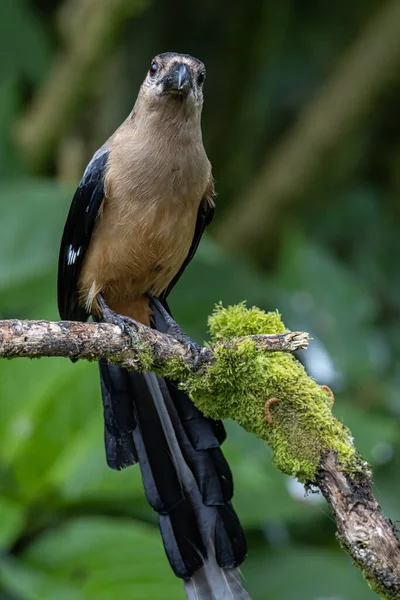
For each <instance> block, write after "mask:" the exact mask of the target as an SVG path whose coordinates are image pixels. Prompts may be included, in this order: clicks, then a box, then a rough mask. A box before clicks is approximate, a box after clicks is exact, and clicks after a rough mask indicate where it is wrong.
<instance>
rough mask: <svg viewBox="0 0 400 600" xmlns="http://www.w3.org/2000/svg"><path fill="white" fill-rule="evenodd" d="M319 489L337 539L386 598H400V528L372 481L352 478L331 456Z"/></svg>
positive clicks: (364, 477)
mask: <svg viewBox="0 0 400 600" xmlns="http://www.w3.org/2000/svg"><path fill="white" fill-rule="evenodd" d="M318 479H319V487H320V489H321V492H322V493H323V495H324V496H325V498H326V499H327V501H328V503H329V505H330V507H331V509H332V512H333V515H334V517H335V519H336V524H337V527H338V533H337V537H338V539H339V541H340V543H341V545H342V546H343V548H345V549H346V550H347V552H348V553H349V554H350V556H351V557H352V558H353V560H354V562H355V563H356V564H357V565H358V566H359V567H360V568H361V570H362V572H363V575H364V577H365V578H366V579H367V581H368V582H369V583H370V585H371V587H372V588H373V589H374V591H375V592H376V593H377V594H379V595H380V596H382V597H383V598H390V599H392V600H395V599H396V600H398V599H399V598H400V542H399V539H398V537H397V531H396V527H395V525H394V524H393V523H391V521H390V520H389V519H387V518H386V517H385V516H384V515H383V513H382V509H381V507H380V506H379V504H378V502H377V501H376V499H375V498H374V496H373V494H372V489H371V479H370V477H368V476H366V475H360V476H359V477H358V478H353V479H352V478H350V477H348V476H347V475H346V473H345V472H343V469H341V468H340V465H338V462H337V458H336V456H335V455H334V454H331V453H329V454H328V455H327V456H326V457H325V458H324V460H323V462H322V464H321V469H320V472H319V475H318Z"/></svg>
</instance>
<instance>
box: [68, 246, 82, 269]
mask: <svg viewBox="0 0 400 600" xmlns="http://www.w3.org/2000/svg"><path fill="white" fill-rule="evenodd" d="M81 250H82V246H79V248H77V249H76V250H74V248H73V247H72V244H70V245H69V248H68V256H67V265H73V264H75V261H76V259H77V258H78V256H79V255H80V253H81Z"/></svg>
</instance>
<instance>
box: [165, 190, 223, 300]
mask: <svg viewBox="0 0 400 600" xmlns="http://www.w3.org/2000/svg"><path fill="white" fill-rule="evenodd" d="M214 212H215V209H214V207H213V206H210V203H209V201H208V200H206V199H203V201H202V202H201V204H200V207H199V212H198V213H197V221H196V227H195V230H194V236H193V241H192V245H191V246H190V250H189V254H188V255H187V257H186V259H185V261H184V263H183V265H182V266H181V268H180V269H179V271H178V273H177V274H176V275H175V277H174V278H173V280H172V281H171V283H170V284H169V286H168V287H167V289H166V290H165V291H164V292H163V293H162V294H161V297H160V300H161V302H162V303H163V304H164V306H165V307H166V308H167V310H168V306H167V303H166V299H167V296H168V294H169V293H170V291H171V290H172V288H173V287H174V286H175V285H176V283H177V282H178V280H179V279H180V277H181V275H182V273H183V271H184V270H185V269H186V267H187V266H188V264H189V263H190V261H191V260H192V258H193V256H194V255H195V254H196V251H197V248H198V246H199V244H200V240H201V238H202V236H203V233H204V230H205V228H206V227H207V225H209V224H210V223H211V221H212V220H213V217H214Z"/></svg>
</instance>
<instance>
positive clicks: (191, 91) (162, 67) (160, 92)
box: [141, 52, 206, 110]
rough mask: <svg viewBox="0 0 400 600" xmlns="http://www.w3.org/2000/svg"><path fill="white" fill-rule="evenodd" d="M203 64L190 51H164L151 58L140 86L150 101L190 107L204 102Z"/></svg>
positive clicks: (199, 106) (195, 106) (197, 106)
mask: <svg viewBox="0 0 400 600" xmlns="http://www.w3.org/2000/svg"><path fill="white" fill-rule="evenodd" d="M205 77H206V70H205V67H204V64H203V63H202V62H201V61H200V60H198V59H197V58H194V57H193V56H190V55H189V54H177V53H176V52H164V53H163V54H158V55H157V56H155V57H154V58H153V60H152V61H151V64H150V68H149V70H148V73H147V75H146V78H145V80H144V82H143V85H142V88H141V95H142V97H145V98H146V99H147V100H150V101H151V103H152V104H153V103H155V104H158V105H159V104H160V103H161V104H165V103H169V104H171V103H176V104H177V105H185V108H186V109H188V110H190V108H192V109H193V110H196V109H200V110H201V107H202V105H203V83H204V80H205Z"/></svg>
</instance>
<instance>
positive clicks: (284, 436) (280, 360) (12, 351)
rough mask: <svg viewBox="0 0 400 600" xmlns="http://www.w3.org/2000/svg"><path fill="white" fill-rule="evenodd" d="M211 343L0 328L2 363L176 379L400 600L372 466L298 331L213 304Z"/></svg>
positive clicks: (392, 541) (142, 332)
mask: <svg viewBox="0 0 400 600" xmlns="http://www.w3.org/2000/svg"><path fill="white" fill-rule="evenodd" d="M209 324H210V334H211V344H210V345H209V346H206V347H204V348H201V349H200V350H199V351H198V353H197V354H196V353H195V352H193V350H192V349H190V348H188V347H187V346H186V345H185V344H184V343H182V342H180V341H179V340H177V339H175V338H173V337H171V336H168V335H164V334H161V333H159V332H157V331H154V330H152V329H150V328H148V327H145V326H144V325H140V324H139V325H138V326H137V328H136V329H135V331H134V335H133V339H132V341H131V340H130V339H129V338H128V336H125V335H122V334H121V331H120V330H119V328H118V327H116V326H114V325H107V324H102V323H99V324H97V323H86V324H85V323H71V322H60V323H53V322H49V321H16V320H12V321H0V357H4V358H16V357H31V358H37V357H40V356H65V357H69V358H72V357H74V358H83V359H87V360H98V359H100V358H107V359H108V360H110V361H112V362H116V363H119V364H121V365H122V366H124V367H126V368H128V369H135V370H137V371H150V370H152V371H156V372H157V373H159V374H160V375H163V376H166V377H170V378H172V379H175V380H177V381H179V382H180V386H181V387H182V389H184V390H186V391H187V392H188V394H189V395H190V396H191V398H192V400H193V402H194V403H195V404H196V406H197V407H198V408H199V409H200V410H202V412H203V413H204V414H205V415H207V416H210V417H212V418H214V419H221V418H227V417H230V418H233V419H235V420H236V421H237V422H238V423H240V425H242V426H243V427H244V428H245V429H246V430H248V431H250V432H252V433H254V434H256V435H257V436H258V437H260V438H261V439H263V440H264V441H265V442H266V443H267V444H268V445H269V446H270V448H271V449H272V451H273V457H274V462H275V464H276V466H277V467H278V468H279V469H280V470H281V471H283V472H284V473H287V474H289V475H292V476H294V477H297V478H298V479H299V480H300V481H302V482H303V483H305V484H308V485H310V484H312V485H316V486H318V487H319V488H320V489H321V491H322V493H323V494H324V496H325V498H326V499H327V500H328V502H329V504H330V506H331V508H332V512H333V514H334V516H335V519H336V522H337V527H338V538H339V541H340V542H341V545H342V546H343V548H344V549H346V550H347V552H348V553H349V554H350V555H351V557H352V558H353V560H354V561H355V563H356V564H357V565H358V566H359V567H360V568H361V570H362V572H363V575H364V577H365V578H366V579H367V581H368V583H369V584H370V586H371V587H372V588H373V589H374V590H375V591H376V592H377V593H378V594H380V595H381V596H382V597H384V598H387V599H390V600H395V599H397V600H400V543H399V540H398V538H397V535H396V529H395V527H394V525H393V524H392V523H391V522H390V521H389V520H388V519H386V517H385V516H384V515H383V513H382V511H381V508H380V506H379V504H378V503H377V501H376V500H375V498H374V497H373V494H372V490H371V473H370V469H369V466H368V465H367V463H366V462H365V461H363V459H362V458H361V457H360V456H359V454H358V453H357V451H356V449H355V447H354V445H353V441H352V437H351V435H350V432H349V431H348V429H347V428H346V427H345V426H344V425H343V424H342V423H340V421H338V420H337V419H336V418H335V417H334V416H333V415H332V410H331V408H332V394H331V392H330V390H329V389H328V388H326V387H324V386H322V387H321V386H319V385H318V384H317V383H316V382H315V381H314V380H313V379H312V378H310V377H309V376H308V375H307V374H306V372H305V370H304V368H303V366H302V365H301V364H300V363H299V362H298V361H297V360H296V359H295V358H294V357H293V356H292V355H291V354H289V353H290V352H292V351H294V350H296V349H298V348H305V347H306V346H307V343H308V336H307V334H305V333H299V332H289V331H287V330H286V329H285V326H284V325H283V323H282V321H281V319H280V316H279V315H278V313H267V314H266V313H264V312H263V311H261V310H259V309H256V308H252V309H247V308H246V307H245V306H244V305H243V304H241V305H238V306H234V307H230V308H228V309H225V308H223V307H222V306H218V307H217V309H216V310H215V312H214V314H213V315H212V316H211V317H210V322H209Z"/></svg>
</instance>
